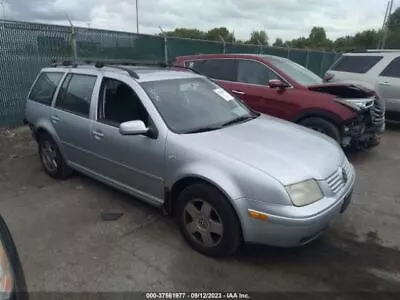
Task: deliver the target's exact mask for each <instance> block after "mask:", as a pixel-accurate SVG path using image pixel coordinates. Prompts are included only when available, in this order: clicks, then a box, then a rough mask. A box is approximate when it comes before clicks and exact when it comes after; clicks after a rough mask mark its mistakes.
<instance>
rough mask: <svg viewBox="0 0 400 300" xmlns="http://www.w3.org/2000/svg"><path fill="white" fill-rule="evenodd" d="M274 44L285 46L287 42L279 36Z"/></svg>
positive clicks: (275, 45)
mask: <svg viewBox="0 0 400 300" xmlns="http://www.w3.org/2000/svg"><path fill="white" fill-rule="evenodd" d="M272 46H274V47H284V46H285V43H284V42H283V40H282V39H281V38H277V39H276V40H275V42H274V43H273V44H272Z"/></svg>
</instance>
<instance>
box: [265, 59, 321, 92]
mask: <svg viewBox="0 0 400 300" xmlns="http://www.w3.org/2000/svg"><path fill="white" fill-rule="evenodd" d="M268 60H269V61H270V62H271V63H272V64H273V65H274V66H276V67H277V68H278V69H280V70H282V71H283V72H285V73H286V74H287V75H289V76H290V77H292V78H293V79H294V80H296V81H297V82H298V83H300V84H302V85H305V86H308V85H313V84H321V83H322V78H321V77H319V76H318V75H317V74H315V73H313V72H311V71H310V70H308V69H306V68H304V67H303V66H301V65H299V64H297V63H295V62H293V61H291V60H288V59H276V58H270V57H268Z"/></svg>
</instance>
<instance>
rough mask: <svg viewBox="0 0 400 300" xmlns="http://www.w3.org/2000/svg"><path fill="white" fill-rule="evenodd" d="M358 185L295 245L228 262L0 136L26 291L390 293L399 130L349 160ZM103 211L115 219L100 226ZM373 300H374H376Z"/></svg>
mask: <svg viewBox="0 0 400 300" xmlns="http://www.w3.org/2000/svg"><path fill="white" fill-rule="evenodd" d="M349 157H350V160H351V162H352V163H353V164H354V165H355V167H356V170H357V175H358V179H357V184H356V189H355V191H354V196H353V199H352V202H351V204H350V206H349V208H348V210H347V211H346V213H345V214H344V215H342V216H340V218H338V219H337V220H336V221H335V222H334V223H333V224H332V225H331V226H330V228H329V229H328V231H327V232H326V234H325V235H323V236H322V237H321V238H319V239H318V240H316V241H314V242H313V243H311V244H309V245H306V246H304V247H301V248H295V249H281V248H272V247H266V246H257V245H249V246H246V247H244V249H243V250H242V251H241V252H240V253H238V254H237V255H235V256H234V257H232V258H229V259H223V260H216V259H212V258H208V257H205V256H203V255H201V254H199V253H197V252H195V251H193V250H192V249H191V248H190V247H189V246H187V245H186V243H185V242H184V241H183V239H182V238H181V235H180V233H179V231H178V229H177V227H176V225H175V223H174V222H173V220H171V219H170V217H168V216H164V215H163V214H162V212H161V211H159V210H158V209H156V208H153V207H151V206H149V205H147V204H145V203H142V202H141V201H139V200H137V199H134V198H132V197H130V196H127V195H125V194H123V193H120V192H118V191H116V190H114V189H112V188H109V187H107V186H104V185H102V184H100V183H97V182H95V181H94V180H92V179H89V178H87V177H84V176H82V175H78V174H75V175H74V176H72V177H71V178H70V179H68V180H66V181H56V180H53V179H51V178H50V177H48V176H47V175H46V174H45V173H44V171H43V170H42V167H41V165H40V163H39V158H38V155H37V152H36V144H35V142H33V141H32V139H31V137H30V135H29V132H28V131H27V130H26V129H23V128H22V129H17V130H13V131H7V132H6V131H2V132H1V134H0V191H1V192H0V212H1V214H2V215H3V217H4V219H5V220H6V222H7V223H8V224H9V227H10V230H11V232H12V233H13V236H14V239H15V242H16V244H17V247H18V250H19V252H20V256H21V260H22V263H23V267H24V269H25V273H26V277H27V278H26V279H27V284H28V288H29V290H30V291H58V292H66V291H69V292H83V291H89V292H90V291H106V292H127V291H150V290H151V291H193V290H197V291H200V290H214V291H215V290H218V291H225V290H230V291H233V290H235V291H268V292H282V293H283V292H304V291H307V292H330V293H332V292H338V291H343V292H349V291H351V292H354V291H374V292H383V291H397V292H399V296H400V230H399V229H400V180H399V178H400V128H390V129H388V131H387V132H386V133H385V135H384V138H383V140H382V143H381V145H379V146H378V147H376V148H374V149H371V150H369V151H364V152H360V153H351V154H349ZM104 213H106V214H107V213H116V214H120V215H114V216H112V218H111V219H112V220H104ZM376 299H379V297H378V298H376Z"/></svg>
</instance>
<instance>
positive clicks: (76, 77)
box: [56, 74, 97, 117]
mask: <svg viewBox="0 0 400 300" xmlns="http://www.w3.org/2000/svg"><path fill="white" fill-rule="evenodd" d="M96 79H97V77H96V76H92V75H83V74H69V75H68V76H67V77H66V78H65V80H64V82H63V84H62V86H61V89H60V92H59V93H58V97H57V101H56V107H57V108H59V109H62V110H65V111H68V112H71V113H74V114H77V115H80V116H83V117H88V116H89V109H90V102H91V99H92V94H93V88H94V85H95V83H96Z"/></svg>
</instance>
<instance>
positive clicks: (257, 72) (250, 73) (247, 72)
mask: <svg viewBox="0 0 400 300" xmlns="http://www.w3.org/2000/svg"><path fill="white" fill-rule="evenodd" d="M271 79H280V78H279V77H278V76H277V75H276V74H275V73H274V72H273V71H272V70H271V69H270V68H268V67H267V66H265V65H263V64H262V63H259V62H257V61H254V60H244V59H242V60H239V62H238V75H237V81H238V82H243V83H251V84H258V85H267V83H268V81H270V80H271Z"/></svg>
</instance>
